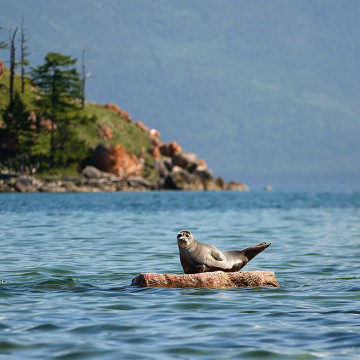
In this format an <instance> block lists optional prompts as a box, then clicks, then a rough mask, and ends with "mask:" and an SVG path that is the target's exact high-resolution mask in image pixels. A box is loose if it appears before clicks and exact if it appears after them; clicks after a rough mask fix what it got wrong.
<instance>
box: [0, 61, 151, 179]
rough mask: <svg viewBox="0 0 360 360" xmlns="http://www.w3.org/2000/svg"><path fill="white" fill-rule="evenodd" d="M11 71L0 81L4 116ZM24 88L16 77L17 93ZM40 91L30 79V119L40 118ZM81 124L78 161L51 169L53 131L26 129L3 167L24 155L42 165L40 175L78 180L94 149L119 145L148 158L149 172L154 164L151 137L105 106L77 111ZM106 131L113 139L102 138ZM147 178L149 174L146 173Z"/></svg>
mask: <svg viewBox="0 0 360 360" xmlns="http://www.w3.org/2000/svg"><path fill="white" fill-rule="evenodd" d="M8 83H9V70H8V69H7V68H5V71H4V74H3V77H2V79H1V80H0V112H1V114H3V112H4V110H5V108H6V107H7V106H8V104H9V89H8ZM20 89H21V84H20V77H19V75H18V74H16V76H15V90H16V91H17V92H18V94H20ZM37 97H38V95H37V89H36V88H35V87H34V86H33V85H32V84H31V82H30V80H29V79H26V85H25V92H24V94H20V98H21V100H22V101H23V103H24V104H25V107H26V115H29V114H30V112H31V111H34V112H35V113H36V114H37V116H39V114H40V108H39V106H38V104H37V101H36V99H37ZM76 116H77V120H76V121H75V125H74V126H73V130H74V131H75V134H76V137H75V140H76V141H79V143H80V144H82V146H83V148H82V150H81V149H80V150H81V151H79V154H78V155H77V154H75V155H74V156H72V158H74V160H71V161H68V162H67V163H64V164H62V165H61V166H59V165H58V166H55V167H54V168H51V169H50V168H49V167H48V166H45V165H46V164H44V162H45V163H46V158H47V157H48V156H49V152H50V134H49V130H48V129H45V128H40V129H37V130H35V129H29V128H28V126H25V130H19V132H18V137H19V148H18V149H17V150H16V152H14V153H10V154H8V153H4V152H3V153H0V156H1V159H0V162H2V165H3V166H5V165H6V164H10V167H11V166H12V164H17V162H16V159H18V158H21V157H22V155H28V156H29V157H30V160H27V161H32V162H38V161H40V168H39V173H40V174H51V175H72V176H77V175H79V173H80V172H81V170H82V167H83V165H84V163H86V162H87V161H91V149H94V148H95V147H96V146H97V145H99V144H104V145H105V146H114V145H116V144H119V143H120V144H123V145H124V146H125V147H126V149H127V150H128V151H129V152H130V153H132V154H135V155H139V154H140V153H144V154H145V162H146V164H145V168H146V165H150V164H151V163H152V161H153V160H152V157H151V156H150V155H149V150H150V149H151V148H152V144H151V141H150V138H149V135H148V134H147V133H145V132H144V131H143V130H141V129H140V128H139V127H138V126H137V125H136V124H135V122H133V121H126V120H125V119H123V118H121V116H120V115H119V114H118V113H117V112H115V111H113V110H110V109H107V108H105V106H104V105H100V104H97V103H90V102H86V103H85V107H84V109H80V108H79V109H78V110H77V115H76ZM101 127H106V129H109V130H110V131H111V134H112V137H111V139H109V138H106V137H104V136H100V135H101V134H100V135H99V129H100V128H101ZM0 130H1V131H3V132H4V133H5V136H6V131H7V130H6V127H5V122H4V119H3V117H0ZM72 150H73V149H72V148H71V147H69V148H65V149H64V152H65V154H64V157H65V158H66V155H67V154H66V152H67V151H72ZM145 176H146V172H145Z"/></svg>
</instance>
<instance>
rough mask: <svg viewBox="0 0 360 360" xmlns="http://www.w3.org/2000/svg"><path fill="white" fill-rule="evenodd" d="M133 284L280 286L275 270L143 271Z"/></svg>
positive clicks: (195, 286) (207, 286)
mask: <svg viewBox="0 0 360 360" xmlns="http://www.w3.org/2000/svg"><path fill="white" fill-rule="evenodd" d="M131 285H133V286H140V287H161V288H198V287H204V288H214V289H216V288H236V287H253V286H273V287H277V286H279V284H278V282H277V280H276V278H275V274H274V272H273V271H240V272H222V271H217V272H206V273H200V274H156V273H143V274H140V275H138V276H136V277H135V278H134V279H133V280H132V283H131Z"/></svg>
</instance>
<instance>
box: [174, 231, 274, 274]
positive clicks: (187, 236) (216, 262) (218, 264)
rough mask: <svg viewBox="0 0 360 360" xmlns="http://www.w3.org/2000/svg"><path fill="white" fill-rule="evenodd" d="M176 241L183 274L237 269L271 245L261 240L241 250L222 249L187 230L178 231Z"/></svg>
mask: <svg viewBox="0 0 360 360" xmlns="http://www.w3.org/2000/svg"><path fill="white" fill-rule="evenodd" d="M177 243H178V247H179V253H180V262H181V265H182V267H183V269H184V273H185V274H197V273H202V272H212V271H225V272H234V271H239V270H240V269H242V268H243V267H244V266H245V265H246V264H247V263H248V262H249V261H250V260H251V259H253V258H254V257H255V256H256V255H258V254H260V253H261V252H262V251H264V250H265V249H266V248H267V247H269V246H270V245H271V244H270V243H265V242H263V243H260V244H257V245H253V246H250V247H247V248H245V249H242V250H231V251H222V250H219V249H217V248H216V247H215V246H213V245H209V244H204V243H201V242H199V241H196V240H195V238H194V236H193V235H192V234H191V232H190V231H188V230H181V231H179V233H178V235H177Z"/></svg>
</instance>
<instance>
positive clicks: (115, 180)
mask: <svg viewBox="0 0 360 360" xmlns="http://www.w3.org/2000/svg"><path fill="white" fill-rule="evenodd" d="M170 180H171V179H170V178H166V179H161V180H159V181H157V182H152V181H150V180H147V179H145V178H143V177H141V176H136V177H129V178H126V179H121V178H119V177H117V176H114V175H113V174H110V173H106V172H102V171H100V170H98V169H96V168H94V167H90V166H88V167H86V168H85V169H84V171H83V173H82V177H79V178H77V177H66V176H65V177H61V176H53V177H52V176H36V175H35V176H32V175H28V174H24V173H11V172H0V193H2V192H5V193H6V192H19V193H27V192H52V193H60V192H62V193H64V192H117V191H124V192H136V191H155V190H156V191H167V190H177V191H182V190H190V191H191V190H192V191H224V190H230V191H249V188H248V186H246V185H245V184H242V183H241V182H239V181H230V182H229V183H224V182H223V181H222V180H218V179H216V180H207V181H201V182H199V181H190V182H189V181H188V182H181V181H180V182H178V183H176V184H174V182H172V181H170Z"/></svg>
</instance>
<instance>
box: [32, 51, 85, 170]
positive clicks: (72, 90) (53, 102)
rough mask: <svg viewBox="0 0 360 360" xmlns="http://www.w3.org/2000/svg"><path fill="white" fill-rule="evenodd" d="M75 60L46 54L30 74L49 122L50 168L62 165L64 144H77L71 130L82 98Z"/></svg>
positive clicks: (56, 54)
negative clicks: (42, 62) (43, 59)
mask: <svg viewBox="0 0 360 360" xmlns="http://www.w3.org/2000/svg"><path fill="white" fill-rule="evenodd" d="M76 61H77V59H73V58H71V56H66V55H62V54H59V53H48V54H47V55H46V57H45V63H44V64H43V65H40V66H38V67H37V68H33V69H32V72H31V75H32V77H33V80H34V81H35V83H36V85H37V87H38V89H39V95H40V97H41V102H42V108H43V112H44V115H45V116H48V117H49V118H50V121H51V130H50V166H51V167H53V166H54V165H55V156H56V160H57V161H56V162H57V163H59V162H61V163H62V164H63V163H64V161H65V160H64V154H65V153H64V151H65V147H66V145H71V143H72V142H73V144H75V143H76V140H77V139H75V134H74V132H73V131H72V127H71V125H72V122H73V121H74V119H76V117H74V110H76V109H77V108H79V105H78V104H79V102H78V100H79V99H80V98H81V91H80V88H81V84H80V77H79V74H78V72H77V70H76V68H75V64H76Z"/></svg>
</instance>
